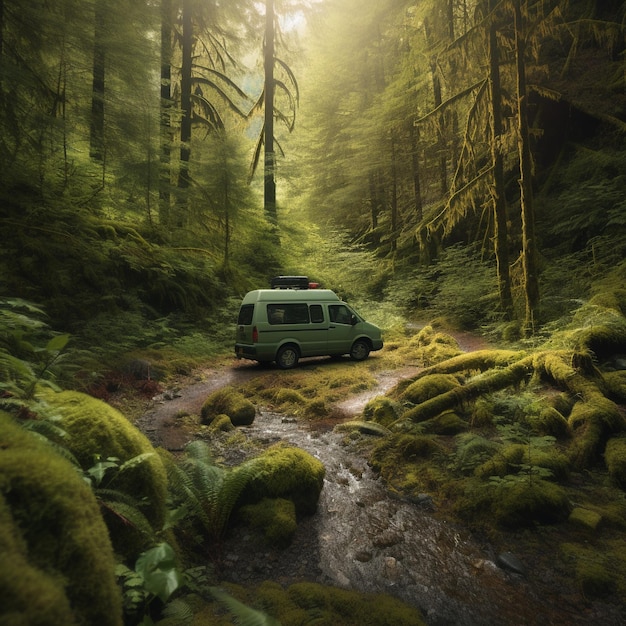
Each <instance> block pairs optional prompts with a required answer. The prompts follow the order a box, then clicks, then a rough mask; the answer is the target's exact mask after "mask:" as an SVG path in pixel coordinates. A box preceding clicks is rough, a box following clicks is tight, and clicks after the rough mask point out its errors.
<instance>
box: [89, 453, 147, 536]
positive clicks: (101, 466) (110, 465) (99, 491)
mask: <svg viewBox="0 0 626 626" xmlns="http://www.w3.org/2000/svg"><path fill="white" fill-rule="evenodd" d="M152 456H154V452H146V453H144V454H138V455H137V456H134V457H132V458H131V459H128V460H127V461H126V462H124V463H122V464H120V460H119V459H118V458H115V457H108V458H106V459H104V460H103V459H102V458H101V457H100V456H96V458H95V463H94V464H93V465H92V466H91V467H90V468H88V469H86V470H84V471H83V479H84V480H85V481H86V482H87V483H88V484H89V485H91V487H92V489H93V492H94V494H95V496H96V498H97V499H98V501H99V503H100V506H101V507H102V508H103V509H105V510H107V511H109V512H110V513H111V514H112V515H114V516H115V517H117V518H119V519H120V520H122V522H123V523H124V524H130V525H132V526H133V527H134V528H136V529H137V530H138V531H139V532H140V533H142V534H144V535H146V536H149V537H153V536H154V530H153V528H152V525H151V524H150V522H149V521H148V518H147V517H146V516H145V515H144V514H143V513H142V512H141V507H142V505H143V503H142V502H140V501H139V500H137V499H136V498H134V497H133V496H132V495H131V494H129V493H126V492H125V491H121V490H119V489H115V480H116V479H117V478H118V477H119V476H120V474H122V473H123V472H125V471H127V470H129V469H131V468H134V467H136V466H137V465H140V464H141V463H143V462H145V461H146V460H147V459H149V458H150V457H152Z"/></svg>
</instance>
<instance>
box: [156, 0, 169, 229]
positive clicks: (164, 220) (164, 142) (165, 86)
mask: <svg viewBox="0 0 626 626" xmlns="http://www.w3.org/2000/svg"><path fill="white" fill-rule="evenodd" d="M171 62H172V0H161V103H160V113H161V116H160V144H161V151H160V157H159V160H160V169H159V221H160V223H161V225H162V226H163V227H165V229H167V227H169V226H170V224H171V215H170V203H171V194H170V186H171V163H170V159H171V145H172V124H171V112H172V65H171Z"/></svg>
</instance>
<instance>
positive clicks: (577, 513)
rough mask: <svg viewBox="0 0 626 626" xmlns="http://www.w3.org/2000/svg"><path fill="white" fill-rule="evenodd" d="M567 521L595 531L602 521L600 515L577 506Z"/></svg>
mask: <svg viewBox="0 0 626 626" xmlns="http://www.w3.org/2000/svg"><path fill="white" fill-rule="evenodd" d="M568 521H569V522H570V524H575V525H577V526H582V527H583V528H588V529H589V530H596V529H597V528H598V526H599V525H600V522H601V521H602V515H600V514H599V513H597V512H596V511H591V510H590V509H585V508H583V507H581V506H577V507H575V508H574V509H573V510H572V512H571V513H570V515H569V518H568Z"/></svg>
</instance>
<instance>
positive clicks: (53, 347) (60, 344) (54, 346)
mask: <svg viewBox="0 0 626 626" xmlns="http://www.w3.org/2000/svg"><path fill="white" fill-rule="evenodd" d="M69 340H70V336H69V335H68V334H67V333H66V334H64V335H57V336H56V337H52V339H50V341H49V342H48V343H47V344H46V350H47V351H48V352H60V351H61V350H63V348H65V346H66V345H67V342H68V341H69Z"/></svg>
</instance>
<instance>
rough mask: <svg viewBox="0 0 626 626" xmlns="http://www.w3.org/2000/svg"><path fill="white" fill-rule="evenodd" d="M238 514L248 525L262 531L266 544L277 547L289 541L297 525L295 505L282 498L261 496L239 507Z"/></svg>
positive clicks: (281, 546) (283, 546)
mask: <svg viewBox="0 0 626 626" xmlns="http://www.w3.org/2000/svg"><path fill="white" fill-rule="evenodd" d="M239 515H240V517H241V518H242V519H243V521H244V522H245V523H246V524H247V525H248V526H250V527H252V528H255V529H258V530H260V531H261V532H262V533H263V535H264V537H265V540H266V542H267V544H268V545H270V546H276V547H278V548H286V547H287V546H288V545H289V544H290V543H291V541H292V539H293V536H294V535H295V532H296V529H297V527H298V523H297V520H296V507H295V505H294V503H293V502H292V501H291V500H285V499H284V498H263V499H262V500H261V501H260V502H257V503H256V504H248V505H246V506H243V507H241V509H240V510H239Z"/></svg>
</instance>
